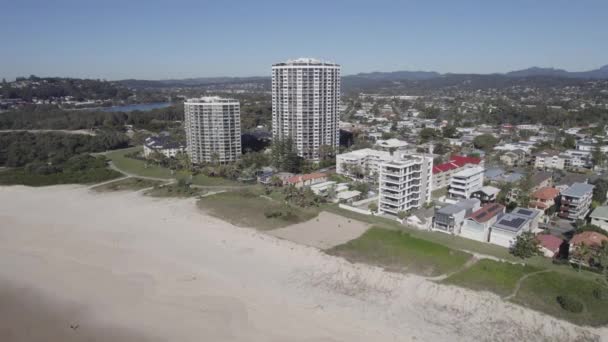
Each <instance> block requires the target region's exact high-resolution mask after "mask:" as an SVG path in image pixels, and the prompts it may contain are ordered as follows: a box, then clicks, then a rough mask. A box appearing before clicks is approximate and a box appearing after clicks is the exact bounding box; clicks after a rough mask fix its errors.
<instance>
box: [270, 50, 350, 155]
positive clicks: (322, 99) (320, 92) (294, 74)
mask: <svg viewBox="0 0 608 342" xmlns="http://www.w3.org/2000/svg"><path fill="white" fill-rule="evenodd" d="M339 105H340V66H339V65H338V64H334V63H328V62H322V61H319V60H316V59H311V58H299V59H295V60H288V61H287V62H284V63H278V64H275V65H273V66H272V135H273V138H274V139H275V140H276V139H286V138H291V139H292V140H293V143H294V145H295V147H296V149H297V152H298V155H299V156H301V157H303V158H305V159H308V160H313V161H316V160H319V156H320V154H319V149H320V147H321V146H324V145H325V146H328V147H329V148H331V150H332V151H335V150H337V149H338V145H339V143H340V129H339V121H340V115H339V111H338V110H339V109H338V108H339Z"/></svg>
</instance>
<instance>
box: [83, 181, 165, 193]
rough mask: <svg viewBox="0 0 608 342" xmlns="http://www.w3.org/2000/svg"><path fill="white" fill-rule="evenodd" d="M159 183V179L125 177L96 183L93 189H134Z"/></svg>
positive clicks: (106, 190)
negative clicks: (100, 183) (104, 182)
mask: <svg viewBox="0 0 608 342" xmlns="http://www.w3.org/2000/svg"><path fill="white" fill-rule="evenodd" d="M160 184H161V182H160V181H155V180H149V179H142V178H133V177H131V178H127V179H120V180H117V181H115V182H110V183H106V184H102V185H98V186H96V187H94V188H93V190H95V191H98V192H109V191H134V190H141V189H145V188H151V187H154V186H157V185H160Z"/></svg>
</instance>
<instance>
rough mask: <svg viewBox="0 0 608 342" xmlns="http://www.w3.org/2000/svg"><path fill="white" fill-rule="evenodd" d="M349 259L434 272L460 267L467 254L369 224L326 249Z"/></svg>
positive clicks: (398, 268) (401, 268)
mask: <svg viewBox="0 0 608 342" xmlns="http://www.w3.org/2000/svg"><path fill="white" fill-rule="evenodd" d="M327 252H328V253H329V254H332V255H336V256H341V257H344V258H346V259H347V260H349V261H352V262H363V263H369V264H373V265H376V266H381V267H384V268H386V269H388V270H391V271H397V272H412V273H416V274H422V275H426V276H438V275H441V274H446V273H450V272H454V271H456V270H458V269H459V268H461V267H462V266H463V265H464V264H465V263H466V262H467V260H468V259H470V258H471V255H470V254H468V253H465V252H461V251H456V250H453V249H450V248H448V247H445V246H443V245H440V244H437V243H434V242H431V241H427V240H423V239H418V238H416V237H413V236H411V235H410V234H408V233H405V232H401V231H395V230H388V229H384V228H380V227H372V228H370V229H369V230H368V231H367V232H365V233H364V234H363V235H361V236H360V237H359V238H357V239H354V240H351V241H349V242H347V243H345V244H343V245H340V246H336V247H334V248H332V249H330V250H328V251H327Z"/></svg>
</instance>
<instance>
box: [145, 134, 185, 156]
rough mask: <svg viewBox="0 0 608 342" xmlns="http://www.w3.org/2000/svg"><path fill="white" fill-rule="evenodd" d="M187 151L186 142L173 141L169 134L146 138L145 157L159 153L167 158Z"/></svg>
mask: <svg viewBox="0 0 608 342" xmlns="http://www.w3.org/2000/svg"><path fill="white" fill-rule="evenodd" d="M184 152H186V144H184V143H182V142H177V141H173V140H172V139H171V137H169V136H157V137H148V138H146V140H144V157H145V158H151V157H152V156H153V155H154V154H155V153H159V154H161V155H163V156H165V157H166V158H175V156H177V154H178V153H184Z"/></svg>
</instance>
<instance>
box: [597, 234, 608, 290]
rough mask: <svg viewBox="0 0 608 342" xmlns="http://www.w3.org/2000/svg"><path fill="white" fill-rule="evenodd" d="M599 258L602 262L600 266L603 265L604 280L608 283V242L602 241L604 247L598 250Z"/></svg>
mask: <svg viewBox="0 0 608 342" xmlns="http://www.w3.org/2000/svg"><path fill="white" fill-rule="evenodd" d="M597 259H598V262H599V263H600V266H601V267H602V272H603V274H604V281H606V282H607V283H608V242H606V241H604V242H603V243H602V247H601V248H600V250H599V251H598V256H597Z"/></svg>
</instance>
